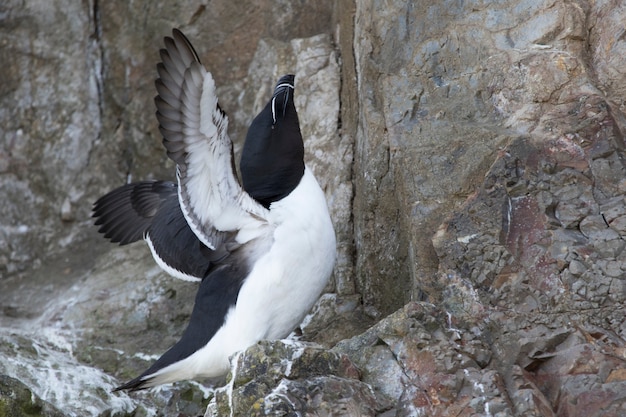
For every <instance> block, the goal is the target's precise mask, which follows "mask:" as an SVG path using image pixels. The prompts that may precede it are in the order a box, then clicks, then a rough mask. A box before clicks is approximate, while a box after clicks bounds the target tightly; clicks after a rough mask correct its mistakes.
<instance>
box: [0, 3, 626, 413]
mask: <svg viewBox="0 0 626 417" xmlns="http://www.w3.org/2000/svg"><path fill="white" fill-rule="evenodd" d="M0 19H1V21H2V24H1V25H0V57H1V58H0V60H1V61H2V63H3V65H2V66H0V80H1V82H0V137H2V140H1V141H0V190H1V191H0V193H1V195H2V196H3V202H2V204H0V276H1V278H0V306H1V308H2V309H1V311H0V313H1V314H0V341H1V342H0V358H1V359H2V360H1V361H0V376H1V377H0V416H2V415H33V413H35V414H39V415H50V416H57V415H68V416H78V415H80V416H83V415H93V416H98V415H120V416H121V415H137V416H138V415H172V414H176V415H182V416H185V415H188V416H192V415H199V414H203V413H205V414H206V415H207V416H221V415H285V414H289V413H290V412H292V413H298V412H299V413H301V414H303V415H361V416H384V417H390V416H415V415H436V416H470V415H493V416H517V415H525V416H526V415H529V416H530V415H536V416H575V415H585V416H621V415H624V414H626V409H625V408H626V397H625V395H624V392H626V390H625V388H626V382H625V381H626V366H625V364H624V357H625V353H624V352H625V349H626V342H625V340H626V324H625V323H624V317H623V316H624V314H623V312H624V303H625V301H626V291H625V290H624V280H623V277H624V276H625V271H626V252H625V251H624V247H625V246H626V243H625V241H624V236H625V235H626V206H625V204H624V203H625V201H624V195H625V192H626V182H625V178H626V177H625V175H624V174H625V162H624V147H625V143H624V137H623V132H624V131H625V129H626V118H625V110H624V105H623V102H624V100H625V94H626V76H625V75H624V71H623V68H624V66H625V62H624V61H625V59H626V53H625V50H626V47H625V45H626V43H625V41H624V39H623V36H622V32H623V27H622V26H623V22H624V20H625V19H626V7H625V6H623V5H622V4H621V3H620V2H618V1H611V0H606V1H595V2H591V1H583V0H580V1H564V0H552V1H547V0H546V1H525V0H512V1H502V2H496V3H494V2H481V1H465V2H454V1H443V2H442V1H426V2H419V4H418V3H415V2H408V3H407V2H402V1H384V2H383V1H377V0H368V1H357V2H353V1H350V0H341V1H339V2H330V1H321V2H320V1H304V2H298V4H297V5H296V4H294V3H292V2H282V1H269V0H268V1H262V2H244V3H241V2H239V3H237V4H236V5H235V4H234V3H232V2H228V1H221V0H220V1H215V2H210V3H200V4H198V3H194V2H179V3H177V4H175V5H174V4H169V3H168V4H165V3H159V2H143V1H135V2H132V3H129V4H117V3H110V2H105V3H103V2H98V1H95V0H94V1H88V2H82V3H81V2H72V1H69V0H64V1H61V2H53V3H50V4H48V3H45V2H37V1H33V0H28V1H26V2H25V3H23V4H22V3H19V2H11V1H9V2H5V4H3V5H1V6H0ZM172 27H180V28H181V29H182V30H183V31H184V32H185V33H186V34H187V35H188V36H189V37H190V39H191V40H192V42H193V43H194V45H195V46H196V48H197V49H198V52H199V55H200V56H201V58H202V60H203V62H204V64H205V66H207V67H208V68H209V69H210V70H211V72H212V73H213V74H214V76H215V78H216V81H217V84H218V85H219V86H220V88H219V93H220V98H221V100H220V101H221V103H222V106H223V108H224V109H225V110H226V111H227V112H228V114H229V115H230V119H231V137H232V138H233V139H234V141H235V143H236V149H238V147H239V146H240V145H241V139H242V138H243V136H244V133H245V128H246V126H247V124H248V123H249V121H250V120H251V117H252V115H253V114H254V113H255V112H256V111H257V110H258V109H259V107H260V105H261V104H262V102H263V101H264V100H265V98H266V97H267V96H268V94H269V91H270V89H271V86H272V84H273V82H274V80H275V79H276V78H277V76H278V75H279V74H282V73H285V72H295V74H296V80H297V84H298V86H297V88H298V95H297V100H298V101H297V103H296V105H297V107H298V109H299V112H300V117H301V121H302V129H303V133H304V135H305V137H306V139H305V141H306V151H307V158H308V159H307V162H308V164H309V166H311V168H312V169H313V170H314V171H315V172H316V175H317V176H318V178H320V180H321V182H322V185H323V188H324V190H325V192H326V194H327V197H328V200H329V204H330V206H331V211H332V215H333V219H334V222H335V226H336V230H337V234H338V245H339V259H338V265H337V268H336V271H335V273H334V276H333V280H332V283H331V284H329V286H328V288H327V294H325V295H324V296H323V297H322V298H321V300H320V302H319V303H318V305H317V306H316V307H315V308H314V310H313V312H312V314H311V315H310V316H309V317H307V319H306V320H305V323H303V325H302V333H303V337H302V338H303V339H304V340H308V341H309V343H301V342H286V341H276V342H262V343H260V344H258V345H255V346H253V347H251V348H250V349H248V350H247V351H245V352H242V353H241V354H240V355H238V356H237V357H235V358H233V361H232V365H233V370H232V373H231V376H230V378H229V380H228V381H227V384H226V385H225V386H224V387H223V388H220V389H217V390H210V389H207V388H206V387H205V386H203V385H201V384H198V383H195V382H189V383H181V384H176V385H174V386H171V387H164V388H161V389H156V390H151V391H148V392H145V393H139V394H133V395H131V396H128V395H126V394H111V392H110V391H111V388H112V387H114V386H115V385H116V383H118V382H119V381H120V380H123V379H126V378H129V377H132V376H135V375H136V374H137V373H138V372H140V371H141V370H143V369H144V368H145V367H146V366H147V365H148V363H149V362H150V361H151V360H152V359H153V358H154V357H155V356H158V355H159V354H160V353H162V352H163V351H164V350H165V349H167V347H169V346H170V345H171V344H172V343H174V342H175V340H176V339H177V337H178V336H179V335H180V332H181V331H182V329H183V327H184V323H185V321H186V319H187V316H188V314H189V312H190V310H191V305H190V302H191V300H193V294H194V291H195V286H194V284H190V283H184V282H178V281H175V280H173V279H171V278H169V277H167V276H165V275H164V274H163V273H162V272H160V271H159V269H158V268H157V267H156V266H155V265H154V263H153V261H152V259H151V257H150V255H149V253H148V251H147V248H145V247H142V246H141V245H140V244H138V245H135V246H132V247H126V248H122V249H120V248H116V247H114V246H113V245H110V244H107V243H106V242H105V241H104V240H102V239H101V238H100V237H99V236H97V233H96V231H95V228H94V227H92V226H91V225H90V224H91V221H90V219H89V211H90V208H91V203H92V202H93V201H94V200H95V199H96V198H97V197H98V196H99V195H101V194H102V193H104V192H106V191H108V190H109V189H111V188H113V187H116V186H119V185H121V184H123V183H124V182H125V181H127V180H129V179H144V178H171V177H172V176H173V167H172V164H171V163H170V162H169V161H168V160H167V158H166V157H165V154H164V152H163V149H162V146H161V144H160V138H159V135H158V130H157V123H156V121H155V118H154V106H153V104H152V97H153V96H154V94H155V93H154V87H153V81H154V78H155V73H156V71H155V69H154V65H155V64H156V62H158V49H159V48H160V47H161V39H162V37H163V36H165V35H167V34H169V33H170V31H171V28H172ZM310 342H313V343H310ZM2 374H4V376H2ZM3 413H4V414H3ZM20 413H21V414H20Z"/></svg>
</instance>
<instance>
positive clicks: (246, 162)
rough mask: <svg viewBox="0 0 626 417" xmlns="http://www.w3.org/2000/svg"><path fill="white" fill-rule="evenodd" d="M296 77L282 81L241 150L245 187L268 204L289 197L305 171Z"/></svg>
mask: <svg viewBox="0 0 626 417" xmlns="http://www.w3.org/2000/svg"><path fill="white" fill-rule="evenodd" d="M293 92H294V76H293V75H285V76H283V77H281V78H280V80H278V83H276V87H275V89H274V95H273V96H272V99H271V100H270V101H269V103H267V105H266V106H265V108H264V109H263V111H261V113H259V114H258V116H257V117H255V118H254V120H253V121H252V124H251V125H250V128H249V129H248V135H247V136H246V142H245V144H244V146H243V151H242V153H241V163H240V168H241V179H242V181H243V188H244V189H245V190H246V192H247V193H248V194H250V196H252V197H253V198H254V199H255V200H257V201H258V202H259V203H261V204H262V205H263V206H265V207H269V206H270V204H272V203H273V202H274V201H278V200H280V199H282V198H283V197H286V196H287V195H288V194H289V193H291V192H292V191H293V189H294V188H296V187H297V186H298V184H299V183H300V179H301V178H302V175H303V174H304V144H303V143H302V134H301V133H300V123H299V122H298V114H297V113H296V107H295V105H294V102H293Z"/></svg>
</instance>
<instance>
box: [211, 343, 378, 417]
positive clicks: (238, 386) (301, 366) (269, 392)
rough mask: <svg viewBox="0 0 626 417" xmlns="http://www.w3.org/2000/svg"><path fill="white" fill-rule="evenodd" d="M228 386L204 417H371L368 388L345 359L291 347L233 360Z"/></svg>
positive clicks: (255, 350) (249, 352) (265, 348)
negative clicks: (347, 416)
mask: <svg viewBox="0 0 626 417" xmlns="http://www.w3.org/2000/svg"><path fill="white" fill-rule="evenodd" d="M232 363H233V368H232V371H231V375H230V381H229V383H228V384H227V385H226V386H225V387H224V388H221V389H218V390H217V391H216V392H215V397H214V399H213V401H212V402H211V404H210V405H209V407H208V408H207V412H206V414H205V416H206V417H210V416H222V415H246V416H269V415H285V414H286V415H291V414H293V415H307V416H309V415H310V416H342V415H355V416H375V415H376V412H375V410H376V406H377V404H376V401H375V398H374V395H373V393H372V391H371V388H370V387H369V385H367V384H365V383H363V382H361V381H359V380H358V376H359V373H358V370H357V369H356V368H355V367H354V365H352V363H351V362H350V361H349V360H348V358H347V357H346V356H345V355H341V354H338V353H336V352H332V351H329V350H327V349H324V348H322V347H321V346H316V345H309V344H302V343H299V342H293V341H274V342H270V341H262V342H259V343H257V344H256V345H253V346H251V347H249V348H248V349H246V350H245V351H244V352H242V353H241V354H238V355H235V357H234V358H233V360H232Z"/></svg>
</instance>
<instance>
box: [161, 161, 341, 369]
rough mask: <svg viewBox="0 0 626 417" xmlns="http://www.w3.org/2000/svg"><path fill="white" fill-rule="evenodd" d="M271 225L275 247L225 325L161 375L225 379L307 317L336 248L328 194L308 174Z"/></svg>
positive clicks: (277, 206)
mask: <svg viewBox="0 0 626 417" xmlns="http://www.w3.org/2000/svg"><path fill="white" fill-rule="evenodd" d="M269 220H270V222H271V223H272V225H273V226H274V232H273V243H272V246H271V248H270V250H269V252H268V253H267V254H265V255H262V256H261V257H260V258H259V260H258V261H257V263H256V264H255V267H254V268H253V269H252V271H251V272H250V274H249V275H248V277H247V279H246V280H245V282H244V284H243V286H242V288H241V291H240V292H239V297H238V299H237V305H236V306H235V307H233V308H231V310H230V311H229V313H228V314H227V316H226V319H225V322H224V325H223V326H222V327H221V328H220V329H219V330H218V331H217V333H216V334H215V336H214V337H213V338H212V339H211V340H210V341H209V343H208V344H207V345H206V346H205V347H203V348H202V349H200V350H199V351H197V352H196V353H194V354H193V355H191V356H189V357H188V358H186V359H184V360H183V361H181V362H179V363H177V364H174V365H171V366H170V367H166V368H165V369H163V370H161V371H159V372H157V373H156V374H157V375H158V374H160V373H162V372H164V373H165V372H168V371H172V370H173V369H171V368H174V367H175V368H177V370H178V371H183V369H184V372H185V373H189V372H191V373H194V374H193V375H186V378H194V377H214V376H219V375H222V374H224V373H226V372H227V371H228V369H229V362H228V358H229V356H231V355H232V354H234V353H236V352H238V351H240V350H243V349H245V348H247V347H248V346H250V345H252V344H254V343H256V342H257V341H259V340H263V339H280V338H283V337H285V336H287V335H288V334H289V333H290V332H291V331H292V330H293V329H294V328H295V327H296V326H297V325H298V324H299V323H300V322H301V321H302V319H303V318H304V316H305V315H306V314H307V313H308V312H309V310H310V309H311V307H312V306H313V304H314V303H315V301H316V300H317V299H318V298H319V296H320V294H321V292H322V290H323V289H324V287H325V285H326V283H327V281H328V278H329V277H330V274H331V273H332V270H333V267H334V265H335V257H336V242H335V232H334V230H333V226H332V223H331V220H330V215H329V213H328V207H327V205H326V199H325V197H324V193H323V191H322V190H321V188H320V186H319V184H318V183H317V181H316V180H315V177H313V174H312V173H311V172H310V171H309V169H308V168H305V172H304V176H303V177H302V180H301V181H300V184H299V185H298V186H297V187H296V188H295V189H294V191H292V192H291V193H290V194H289V195H288V196H287V197H285V198H284V199H282V200H281V201H279V202H276V203H273V204H272V205H271V207H270V218H269ZM181 365H183V366H182V367H181ZM168 368H170V369H169V370H168Z"/></svg>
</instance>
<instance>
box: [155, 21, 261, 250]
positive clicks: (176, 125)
mask: <svg viewBox="0 0 626 417" xmlns="http://www.w3.org/2000/svg"><path fill="white" fill-rule="evenodd" d="M161 60H162V62H161V63H159V64H158V66H157V70H158V73H159V79H157V81H156V83H155V84H156V88H157V91H158V93H159V95H158V96H157V97H156V98H155V103H156V106H157V118H158V120H159V129H160V131H161V134H162V135H163V144H164V145H165V148H166V149H167V154H168V156H169V157H170V158H171V159H172V160H173V161H174V162H176V164H177V170H176V174H177V178H178V185H179V187H178V199H179V203H180V207H181V209H182V212H183V215H184V216H185V219H186V220H187V223H188V224H189V227H190V228H191V230H192V231H193V232H194V233H195V234H196V236H197V237H198V239H200V241H202V243H204V244H205V245H206V246H208V247H209V248H211V249H216V248H218V247H220V246H221V245H222V243H224V239H225V235H224V233H223V232H236V233H237V236H236V241H237V243H245V242H246V241H248V240H251V239H253V238H254V237H256V236H258V234H259V233H260V231H261V229H263V228H264V227H265V225H266V224H267V220H266V219H267V216H268V213H269V212H268V210H267V209H266V208H265V207H263V206H262V205H260V204H259V203H258V202H256V201H255V200H254V199H253V198H252V197H250V196H249V195H248V194H247V193H246V192H245V191H244V190H243V188H242V187H241V185H240V184H239V181H238V179H237V176H236V174H235V170H234V162H233V149H232V147H233V145H232V142H231V140H230V138H229V137H228V134H227V128H228V118H227V116H226V114H225V113H224V112H223V111H222V110H221V109H220V107H219V105H218V103H217V95H216V90H215V82H214V81H213V77H212V76H211V73H209V72H208V71H207V70H206V69H205V68H204V67H203V66H202V64H201V63H200V60H199V58H198V55H197V54H196V52H195V51H194V49H193V47H192V46H191V44H190V43H189V41H188V40H187V38H185V36H184V35H183V34H182V33H181V32H180V31H179V30H177V29H174V31H173V37H172V38H169V37H166V38H165V49H162V50H161Z"/></svg>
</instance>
